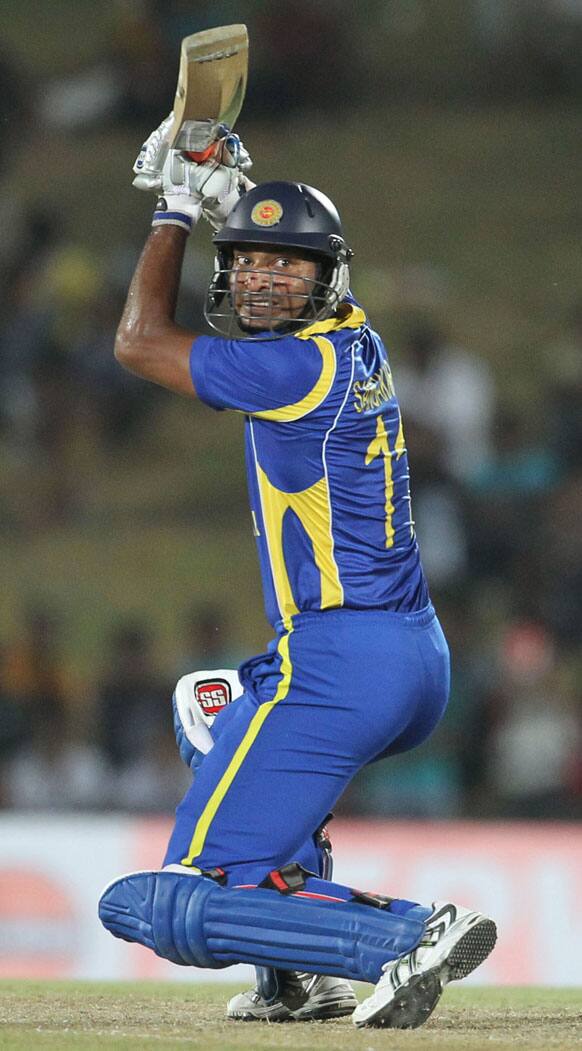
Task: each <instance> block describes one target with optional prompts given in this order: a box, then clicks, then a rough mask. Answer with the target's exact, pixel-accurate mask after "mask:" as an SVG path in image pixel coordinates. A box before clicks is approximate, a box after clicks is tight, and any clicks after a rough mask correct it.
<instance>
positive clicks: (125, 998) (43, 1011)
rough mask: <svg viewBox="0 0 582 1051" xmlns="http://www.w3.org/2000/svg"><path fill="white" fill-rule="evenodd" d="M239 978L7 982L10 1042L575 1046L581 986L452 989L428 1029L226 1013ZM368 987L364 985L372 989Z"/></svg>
mask: <svg viewBox="0 0 582 1051" xmlns="http://www.w3.org/2000/svg"><path fill="white" fill-rule="evenodd" d="M237 989H238V987H235V986H229V985H224V984H221V985H216V984H215V985H192V986H188V985H182V984H180V985H171V984H159V983H151V984H148V983H145V982H141V983H116V984H113V983H111V984H108V983H90V982H86V983H85V982H43V983H41V982H0V1048H1V1049H2V1051H33V1049H34V1051H36V1049H37V1048H38V1049H41V1051H42V1049H45V1048H46V1049H52V1051H132V1049H137V1048H139V1049H140V1051H143V1049H148V1048H151V1051H282V1049H287V1048H289V1049H291V1048H292V1049H293V1051H326V1049H330V1051H332V1049H333V1051H338V1049H341V1051H356V1049H357V1051H384V1049H386V1051H432V1049H433V1048H439V1049H441V1051H448V1049H449V1048H450V1049H451V1051H508V1049H514V1048H519V1049H522V1051H530V1049H531V1051H534V1049H535V1051H538V1049H540V1051H541V1049H551V1051H573V1049H574V1048H576V1047H578V1046H580V1047H582V989H529V988H528V989H508V988H503V989H480V988H472V987H468V988H455V987H453V988H452V989H448V990H446V992H445V995H444V997H443V999H442V1001H441V1003H440V1004H439V1006H438V1007H437V1009H436V1012H435V1015H434V1016H433V1017H432V1018H431V1019H430V1020H429V1021H428V1023H427V1024H426V1025H425V1026H423V1027H422V1028H421V1029H417V1030H413V1031H408V1032H398V1031H396V1030H381V1029H360V1030H357V1029H355V1028H354V1027H353V1026H352V1024H351V1021H350V1019H349V1018H343V1019H339V1020H337V1021H333V1022H310V1023H305V1022H303V1023H297V1022H295V1023H291V1024H284V1025H281V1024H280V1025H267V1024H265V1023H255V1022H253V1023H250V1022H228V1021H226V1019H225V1017H224V1006H225V1003H226V1000H227V999H228V997H229V996H231V995H232V994H233V992H236V991H237ZM368 989H369V987H368V986H362V987H361V990H360V991H361V993H362V994H365V993H366V992H367V990H368Z"/></svg>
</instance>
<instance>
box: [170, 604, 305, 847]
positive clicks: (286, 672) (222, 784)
mask: <svg viewBox="0 0 582 1051" xmlns="http://www.w3.org/2000/svg"><path fill="white" fill-rule="evenodd" d="M292 631H293V626H292V624H291V622H290V621H286V622H285V634H284V635H282V636H281V638H280V640H279V645H278V646H277V650H278V652H279V656H280V657H281V678H280V680H279V685H278V686H277V692H276V693H275V696H274V697H273V700H272V701H265V703H264V704H261V705H260V706H259V707H258V708H257V710H256V712H255V714H254V715H253V717H252V719H251V721H250V723H249V725H248V729H247V731H246V733H245V735H244V737H243V739H242V741H241V743H240V744H239V746H238V748H237V750H236V752H235V753H234V755H233V757H232V759H231V761H230V763H229V764H228V766H227V768H226V770H225V771H224V773H223V775H222V777H221V779H220V781H219V782H218V784H217V786H216V788H215V789H214V792H213V793H212V795H211V796H210V799H209V800H208V802H207V804H206V806H205V807H204V810H203V811H202V813H201V815H200V817H199V819H198V823H197V825H196V828H195V829H194V835H193V836H192V841H191V843H190V849H189V851H188V854H187V855H186V857H185V858H182V861H181V864H182V865H192V863H193V862H194V861H195V860H196V858H198V857H200V854H201V853H202V851H203V849H204V844H205V842H206V837H207V835H208V830H209V828H210V826H211V824H212V821H213V820H214V817H215V816H216V812H217V810H218V808H219V806H220V804H221V803H222V802H223V800H224V797H225V796H226V793H227V792H228V790H229V788H230V786H231V785H232V782H233V781H234V779H235V777H236V775H237V773H238V771H239V770H240V768H241V766H242V764H243V763H244V761H245V759H246V757H247V755H248V753H249V751H250V749H251V747H252V745H253V743H254V741H255V740H256V739H257V736H258V734H259V731H260V729H261V727H262V725H263V723H264V722H265V719H266V718H267V716H268V715H269V714H270V712H272V711H273V708H274V707H275V705H276V704H278V703H279V701H282V700H284V698H285V697H286V696H287V694H288V693H289V687H290V685H291V673H292V670H293V666H292V663H291V657H290V656H289V637H290V635H291V633H292Z"/></svg>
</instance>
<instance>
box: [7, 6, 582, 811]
mask: <svg viewBox="0 0 582 1051" xmlns="http://www.w3.org/2000/svg"><path fill="white" fill-rule="evenodd" d="M108 6H109V7H111V8H112V10H113V11H114V12H115V18H113V19H112V21H111V24H110V27H109V30H108V33H107V34H106V35H105V37H104V40H103V47H102V48H101V50H100V51H99V52H98V53H97V54H95V56H94V59H93V60H92V61H91V62H87V63H86V64H85V65H84V66H83V67H82V68H75V69H73V68H67V69H61V70H58V71H55V74H54V76H53V77H52V78H49V79H48V80H46V82H44V83H43V89H42V92H39V91H38V85H37V91H36V94H34V91H33V90H31V88H30V86H29V85H28V84H27V80H26V78H25V77H23V76H22V75H21V71H20V70H19V68H18V62H16V61H15V59H14V57H13V56H12V55H10V54H9V53H8V52H7V53H6V54H3V55H0V88H1V90H0V123H1V124H2V127H6V129H7V136H10V135H16V134H17V129H18V134H20V135H22V134H23V131H22V129H23V128H24V129H26V127H27V126H28V127H30V126H31V124H33V123H34V121H35V120H42V121H43V123H44V124H45V125H46V126H47V127H50V126H52V127H53V128H54V129H58V130H59V132H60V133H62V134H65V135H66V134H69V133H70V134H72V135H76V134H78V133H80V132H82V133H83V134H87V132H88V131H90V130H91V129H98V128H100V127H103V126H105V125H107V127H110V126H111V124H112V122H113V124H114V125H115V126H118V127H121V128H122V127H124V126H126V127H127V126H129V125H130V124H131V126H132V129H133V130H134V131H135V128H134V125H135V124H136V123H137V124H139V125H140V126H143V127H144V128H147V127H148V126H149V125H151V126H153V125H154V124H155V123H157V122H158V120H159V119H160V115H161V114H162V113H163V112H165V109H166V108H167V102H168V98H171V97H172V95H173V91H174V86H175V85H174V80H175V68H176V62H175V55H176V54H177V48H178V44H179V40H180V38H181V37H182V36H184V35H185V34H186V33H190V32H195V31H196V30H198V29H201V28H206V27H207V26H209V25H213V24H217V23H227V22H228V21H233V22H234V21H241V20H248V19H249V18H252V39H253V48H254V57H253V76H252V79H251V83H250V86H249V91H250V103H249V104H250V105H252V109H253V112H254V113H255V114H256V116H257V118H261V117H263V116H264V117H267V118H268V117H269V116H273V115H276V116H277V117H280V115H281V113H283V112H285V111H287V112H288V111H290V110H292V111H293V112H294V113H295V112H297V111H301V110H302V111H305V112H306V113H307V114H309V109H310V107H313V106H314V104H315V100H317V106H318V108H320V109H321V108H323V109H325V107H326V106H329V105H332V104H333V105H334V106H336V107H337V106H338V105H343V104H345V105H347V104H348V103H349V100H350V98H351V97H352V96H353V97H357V98H358V100H359V102H360V103H361V104H364V103H365V102H366V101H369V99H370V98H371V97H372V94H373V92H376V93H377V91H378V86H379V83H380V82H381V83H382V85H383V88H382V90H384V89H387V88H388V87H389V88H390V90H391V91H394V92H396V93H397V94H398V95H399V98H400V99H406V98H411V97H416V96H418V95H421V94H422V93H423V92H425V93H426V95H427V97H428V95H429V93H430V96H431V97H440V98H447V99H453V100H454V99H455V97H456V94H455V93H456V92H460V91H461V89H462V91H463V98H464V99H466V98H467V97H470V98H473V99H479V98H483V97H485V96H487V97H491V93H492V92H493V95H494V96H495V95H498V96H503V97H506V98H512V97H514V96H515V95H516V93H517V92H518V91H519V92H520V97H523V96H524V94H525V96H526V97H528V98H531V99H535V98H537V97H541V96H543V97H544V98H547V97H549V96H552V95H554V96H555V95H560V94H567V93H571V94H572V95H573V96H578V95H579V94H580V93H582V76H581V73H580V70H581V68H582V67H581V66H580V63H579V62H574V61H571V58H570V56H572V55H574V54H576V53H577V51H578V50H579V49H577V48H576V47H574V46H572V44H573V42H574V41H576V40H579V39H582V18H581V17H580V15H581V8H580V5H579V4H578V3H576V2H573V0H551V2H550V0H535V2H533V3H530V2H526V0H519V2H509V0H496V2H494V3H492V2H489V0H473V2H472V3H471V4H469V5H465V6H466V8H467V10H468V11H469V10H470V13H471V17H470V18H467V24H466V26H465V36H464V38H463V39H464V41H465V43H464V51H463V54H464V55H465V56H469V57H470V58H471V69H470V76H469V78H468V74H467V67H466V66H464V65H463V61H464V60H463V61H462V60H460V59H459V61H458V62H456V60H455V56H454V55H452V56H451V61H450V63H448V64H447V70H446V75H445V73H444V72H442V70H441V73H442V76H441V79H440V80H439V79H438V77H437V78H436V80H435V77H433V79H432V80H430V78H428V74H427V79H426V80H425V81H423V79H422V77H421V76H419V75H417V71H415V69H414V68H412V67H411V68H410V69H408V70H407V69H399V67H398V55H399V41H402V40H404V39H410V38H411V37H412V36H414V35H415V34H417V35H418V39H419V41H420V43H422V40H423V39H424V37H423V33H424V34H425V36H426V37H427V39H428V37H429V36H430V33H429V28H430V27H427V25H425V24H424V22H423V19H425V18H427V17H428V15H427V11H428V9H429V8H430V6H431V5H426V4H421V3H416V2H414V0H410V2H408V3H393V4H386V3H382V2H380V0H377V2H376V0H372V2H370V3H369V4H367V5H366V12H367V17H368V18H369V19H371V18H372V16H373V17H374V18H376V17H377V24H378V34H377V36H378V39H382V40H383V41H384V42H385V46H386V48H389V47H390V48H392V51H391V52H390V54H391V55H392V56H393V60H392V62H386V61H384V58H383V54H382V50H381V48H379V50H378V53H376V52H374V51H373V50H372V52H371V53H370V52H368V53H367V54H363V53H362V51H361V50H360V49H358V47H357V46H355V47H354V34H355V33H357V28H355V23H354V20H353V17H351V18H345V19H344V18H341V17H336V18H333V19H332V18H330V17H329V5H314V4H313V3H310V4H307V3H300V4H293V5H291V6H290V7H289V8H288V9H285V8H281V9H280V10H278V11H277V18H276V19H273V18H271V17H270V12H269V11H267V8H268V7H269V6H270V5H265V4H258V5H255V4H253V3H252V2H251V0H248V2H247V3H246V4H245V3H244V2H240V0H239V2H237V3H234V2H232V3H231V2H229V0H223V2H222V3H220V4H217V3H212V4H207V3H200V4H197V5H195V7H196V11H195V14H193V13H192V7H193V5H192V4H191V3H188V4H186V3H182V2H180V0H171V2H168V3H164V4H162V3H157V2H150V3H146V2H141V3H137V2H136V3H118V4H115V5H108ZM335 6H336V7H337V8H338V11H339V12H340V13H341V10H342V9H345V11H346V12H348V11H352V15H353V5H351V4H348V3H347V2H346V3H344V2H343V0H336V5H335ZM457 8H458V5H457ZM565 39H567V40H568V45H569V46H568V47H564V46H563V44H564V40H565ZM294 42H295V44H294ZM368 42H370V38H369V37H368ZM419 46H420V45H419ZM322 53H325V54H326V56H328V58H327V60H326V63H325V66H324V64H322V63H321V62H319V61H318V56H320V55H321V54H322ZM427 54H428V52H427ZM475 56H478V57H479V58H480V61H479V62H474V61H473V59H474V58H475ZM457 57H458V56H457ZM324 68H325V75H324V74H323V70H324ZM426 68H428V67H426V63H425V66H423V69H426ZM443 68H444V67H443ZM371 70H372V73H373V75H372V73H371V72H370V71H371ZM455 71H456V72H455ZM435 76H436V74H435ZM379 77H380V78H381V77H384V80H383V81H379V79H378V78H379ZM391 78H392V79H391ZM356 82H357V86H358V90H357V92H354V84H355V83H356ZM275 109H276V114H275ZM8 156H9V150H8V149H5V150H4V151H3V152H2V155H1V156H0V166H2V168H3V169H4V171H1V170H0V175H4V174H5V169H6V165H7V163H8ZM38 201H39V203H35V204H34V205H30V204H28V203H26V201H24V200H23V201H15V200H14V199H13V198H11V199H10V200H9V201H6V202H4V203H2V204H0V215H1V216H2V219H3V239H2V243H1V244H0V271H1V276H2V280H1V282H0V494H1V497H2V499H1V501H0V539H1V538H2V537H3V536H4V537H6V538H14V537H19V538H23V537H24V538H26V537H29V538H31V539H34V538H35V537H37V536H39V535H40V534H42V532H43V531H44V530H53V531H54V530H58V529H60V528H61V527H63V528H66V529H68V530H71V529H72V530H74V529H76V528H82V526H83V524H84V523H86V522H87V521H89V520H90V519H91V516H92V515H94V514H95V513H96V509H95V503H94V500H93V499H92V496H93V494H90V493H89V492H88V488H89V487H90V484H91V483H90V481H89V482H88V481H87V479H88V478H89V479H90V477H91V475H90V472H89V471H88V462H89V459H90V458H91V457H93V458H96V459H95V464H96V469H97V471H99V472H101V474H103V473H106V472H107V471H108V470H109V468H110V467H111V465H114V464H115V463H116V462H117V461H118V460H119V458H120V457H121V456H122V455H124V454H126V453H128V451H129V452H130V451H131V446H132V443H133V442H134V441H135V440H138V441H140V440H142V439H143V436H144V434H145V433H147V431H148V430H149V429H151V428H152V426H154V425H155V421H156V419H157V418H158V416H159V414H160V412H162V411H163V409H164V406H165V405H166V404H167V402H166V400H165V397H166V396H165V394H164V392H161V391H158V390H157V389H156V388H155V387H153V386H150V385H148V384H146V383H143V382H141V381H140V380H138V379H136V378H135V377H132V376H131V375H129V374H128V373H127V372H124V371H123V370H122V369H121V368H119V367H118V366H117V364H116V363H115V361H114V358H113V355H112V352H111V348H112V344H113V337H114V333H115V328H116V326H117V322H118V319H119V316H120V312H121V307H122V302H123V298H124V294H125V289H126V287H127V280H128V277H129V270H130V264H129V263H128V262H127V260H128V259H133V257H134V249H135V247H136V246H135V245H127V246H121V247H120V248H119V251H117V247H116V246H114V247H116V251H117V254H116V255H114V256H112V257H111V258H109V259H108V260H107V261H106V263H104V261H103V260H102V259H98V258H97V255H96V254H95V253H94V252H93V251H92V250H91V246H90V245H88V244H87V243H86V242H85V241H84V240H83V236H82V231H79V234H78V237H73V238H72V237H71V236H70V235H67V233H66V232H65V231H66V224H64V223H62V222H61V218H62V217H61V215H60V214H59V210H58V204H55V202H52V201H46V200H43V199H42V195H41V194H39V197H38ZM205 284H206V275H203V274H202V272H198V271H193V272H191V273H189V274H188V280H187V282H186V288H185V294H184V298H183V300H182V303H181V310H183V311H184V313H185V314H186V315H187V317H188V323H189V325H190V326H191V327H194V328H195V327H196V325H197V324H198V322H199V321H200V319H201V303H202V296H203V291H204V288H205ZM355 291H356V293H357V287H356V289H355ZM372 320H373V319H372ZM401 328H402V335H401V339H400V340H399V344H398V346H397V347H396V348H395V352H394V355H393V368H394V375H395V382H396V389H397V392H398V394H399V397H400V401H401V405H402V410H403V416H404V422H405V431H406V439H407V445H408V448H409V451H410V458H411V468H412V480H413V490H412V496H413V509H414V517H415V520H416V528H417V533H418V537H419V541H420V544H421V551H422V555H423V560H424V563H425V567H426V570H427V574H428V578H429V582H430V587H431V592H432V594H433V598H434V600H435V603H436V605H437V607H438V610H439V613H440V615H441V619H442V621H443V625H444V627H445V631H446V633H447V636H448V638H449V641H450V645H451V650H452V654H453V673H452V676H453V677H452V694H451V702H450V706H449V710H448V713H447V716H446V718H445V720H444V721H443V723H442V725H441V727H440V728H439V729H438V730H437V732H436V733H435V735H434V737H433V738H432V739H431V741H429V742H428V743H427V744H426V745H425V746H423V747H422V748H421V749H418V750H417V751H416V752H414V753H412V754H411V755H408V756H402V757H396V758H394V759H392V760H390V761H389V762H387V763H379V764H377V765H376V766H372V767H370V768H369V769H368V770H366V771H364V772H363V773H362V774H361V775H360V777H359V778H358V779H357V780H356V781H355V782H354V784H353V785H352V786H351V788H350V790H349V791H348V793H347V794H346V797H345V799H344V800H343V801H342V802H341V804H340V808H339V809H340V810H341V812H343V813H346V814H357V815H366V814H372V815H387V816H413V817H436V818H440V817H481V816H483V817H497V818H506V817H521V818H547V819H555V818H558V819H568V818H574V817H578V818H580V817H582V750H581V747H580V746H581V744H582V686H581V683H582V674H581V673H582V530H581V529H580V525H579V523H580V521H582V301H580V302H578V303H574V302H573V303H572V304H571V307H570V309H569V311H568V312H567V313H566V314H565V316H564V317H563V321H562V325H561V327H560V329H559V331H556V332H555V333H554V335H553V337H552V338H551V339H550V340H549V341H548V345H547V347H546V348H545V350H544V354H545V367H544V368H543V369H542V372H541V373H540V374H539V375H538V376H537V378H536V382H535V384H534V385H533V387H532V385H531V382H530V388H531V389H530V392H529V394H528V397H527V398H525V397H524V398H520V399H515V398H513V397H512V396H511V395H510V394H508V392H506V391H505V390H504V389H503V387H502V385H501V379H500V376H499V375H498V374H496V373H494V372H493V370H492V366H491V364H490V363H489V362H487V361H485V360H484V359H483V358H480V357H479V356H477V355H476V354H475V352H474V350H473V349H472V348H471V347H468V346H467V347H466V346H462V345H459V343H458V340H456V338H455V333H454V332H453V331H449V330H448V329H447V326H446V324H445V323H443V319H442V316H440V315H439V316H438V317H437V316H435V315H433V314H431V313H430V312H429V311H426V310H423V311H420V310H419V311H415V312H410V313H409V314H408V315H407V316H406V317H405V318H404V319H403V321H402V326H401ZM529 380H530V381H531V377H530V378H529ZM157 468H158V470H159V464H158V465H157ZM241 471H242V467H241ZM155 472H156V464H155V463H153V464H152V478H151V486H152V491H153V490H155V487H156V473H155ZM23 480H25V483H26V484H23ZM90 497H91V498H90ZM146 508H147V501H146ZM157 513H158V514H159V513H160V512H159V510H158V512H157ZM166 514H167V515H168V516H169V517H171V516H174V517H175V516H176V514H179V510H178V511H177V510H176V508H175V507H174V508H167V509H166ZM136 518H137V515H136ZM67 616H68V615H67V611H66V608H64V606H63V607H62V608H61V607H58V606H55V605H54V603H52V604H51V603H50V602H49V603H46V602H44V601H41V600H40V599H38V597H36V596H34V595H31V594H24V595H23V597H22V606H21V609H19V610H15V611H14V617H13V619H12V624H11V628H10V630H8V631H6V632H5V637H4V638H3V639H2V640H1V641H0V805H1V806H3V807H7V808H9V807H12V808H33V809H71V808H76V809H95V810H101V809H112V808H120V809H124V810H134V811H140V812H163V813H165V812H169V811H171V810H172V809H173V807H174V806H175V805H176V803H177V801H178V799H179V797H180V794H181V792H182V791H183V789H184V787H185V786H186V784H187V782H188V778H189V774H188V772H187V771H186V770H185V769H184V768H183V767H182V765H181V763H180V760H179V757H178V753H177V750H176V748H175V744H174V740H173V731H172V717H171V704H170V698H171V692H172V688H173V684H174V682H175V679H176V678H177V677H178V676H179V675H181V674H183V673H185V672H186V671H189V670H194V669H197V668H209V669H211V668H214V667H232V666H236V665H237V664H238V663H239V661H240V660H242V659H243V658H244V657H245V654H244V653H242V652H241V646H240V642H239V640H238V638H237V631H236V624H235V623H232V622H231V621H230V619H229V616H228V614H227V610H226V609H225V608H222V607H221V606H220V605H218V606H217V605H213V606H205V605H202V606H196V605H195V606H193V607H192V609H190V610H188V611H187V614H186V615H185V616H184V618H183V621H182V622H180V623H177V624H176V631H175V639H176V652H175V653H174V654H173V655H172V656H171V659H169V660H168V659H166V661H165V663H164V673H163V675H161V674H160V671H159V667H160V665H159V663H158V661H157V656H156V655H157V638H156V624H155V622H154V620H153V619H147V618H145V619H135V618H129V619H117V618H116V617H114V616H112V618H111V623H110V625H109V634H108V637H106V638H104V639H103V640H102V665H101V668H100V669H98V670H97V672H95V673H93V672H92V673H91V675H90V676H87V677H85V678H84V679H83V681H79V677H78V674H73V673H72V672H71V670H70V668H69V666H68V660H67V653H68V652H69V647H68V638H67V635H68V631H69V629H70V624H69V622H68V620H67ZM247 655H248V654H247ZM79 698H82V703H79Z"/></svg>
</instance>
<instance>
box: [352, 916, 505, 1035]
mask: <svg viewBox="0 0 582 1051" xmlns="http://www.w3.org/2000/svg"><path fill="white" fill-rule="evenodd" d="M496 941H497V928H496V926H495V924H494V922H493V920H487V919H483V920H481V921H480V922H479V923H476V924H475V926H474V927H471V928H470V929H469V930H468V931H467V932H466V933H465V934H463V935H462V937H461V938H459V941H458V942H457V943H456V944H455V945H454V946H453V948H452V949H451V951H450V953H449V954H448V956H447V957H446V959H445V960H443V962H442V963H440V964H438V965H437V966H436V967H432V968H430V970H428V971H425V972H424V973H423V974H418V975H414V976H413V977H412V978H410V979H409V981H408V982H407V983H406V984H405V985H403V986H402V988H401V989H399V990H398V992H397V993H396V995H395V996H394V998H393V999H392V1000H390V1002H389V1003H388V1004H386V1005H385V1007H381V1008H379V1010H378V1012H377V1013H376V1014H375V1015H371V1016H370V1017H368V1018H366V1019H365V1020H362V1021H361V1022H360V1021H358V1022H356V1026H357V1027H358V1028H362V1027H363V1026H373V1027H377V1028H390V1029H418V1027H419V1026H421V1025H424V1023H425V1022H426V1020H427V1019H428V1018H430V1015H431V1014H432V1012H433V1011H434V1009H435V1007H436V1005H437V1003H438V1001H439V999H440V997H441V995H442V992H443V989H444V987H445V985H447V984H448V983H449V982H454V981H459V980H460V979H461V978H466V976H467V975H468V974H471V971H474V970H475V968H476V967H478V966H479V964H480V963H483V960H486V959H487V957H488V956H489V953H490V952H491V951H492V950H493V948H494V946H495V942H496Z"/></svg>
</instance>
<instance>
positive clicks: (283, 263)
mask: <svg viewBox="0 0 582 1051" xmlns="http://www.w3.org/2000/svg"><path fill="white" fill-rule="evenodd" d="M277 266H280V267H282V268H283V269H286V268H287V267H289V266H291V260H290V259H288V258H287V256H286V255H282V256H280V257H279V259H277Z"/></svg>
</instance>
